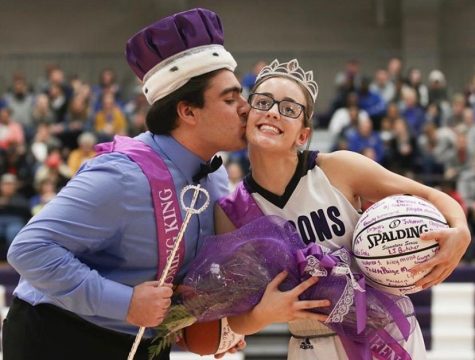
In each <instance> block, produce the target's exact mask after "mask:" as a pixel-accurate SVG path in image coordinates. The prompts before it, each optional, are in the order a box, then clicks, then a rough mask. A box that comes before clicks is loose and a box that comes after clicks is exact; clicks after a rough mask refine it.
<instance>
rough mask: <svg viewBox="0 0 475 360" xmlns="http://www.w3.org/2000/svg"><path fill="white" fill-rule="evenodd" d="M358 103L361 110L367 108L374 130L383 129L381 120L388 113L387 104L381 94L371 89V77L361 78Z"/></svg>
mask: <svg viewBox="0 0 475 360" xmlns="http://www.w3.org/2000/svg"><path fill="white" fill-rule="evenodd" d="M358 105H359V107H360V108H361V110H365V111H366V112H367V113H368V115H369V117H370V118H371V120H372V122H373V128H374V130H377V131H379V129H381V120H382V119H383V116H384V115H385V114H386V104H385V102H384V100H383V98H382V97H381V96H379V95H378V94H376V93H374V92H372V91H371V90H370V89H369V79H368V78H363V79H362V80H361V87H360V90H359V91H358Z"/></svg>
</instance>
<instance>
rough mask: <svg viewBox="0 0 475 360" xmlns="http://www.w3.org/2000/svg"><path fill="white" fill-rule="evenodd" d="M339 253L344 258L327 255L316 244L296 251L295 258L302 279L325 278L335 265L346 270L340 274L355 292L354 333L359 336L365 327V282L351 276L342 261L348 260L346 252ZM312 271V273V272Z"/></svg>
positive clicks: (356, 275) (362, 278)
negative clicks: (311, 276) (310, 277)
mask: <svg viewBox="0 0 475 360" xmlns="http://www.w3.org/2000/svg"><path fill="white" fill-rule="evenodd" d="M339 252H340V253H341V254H342V255H345V256H341V257H340V256H337V255H335V252H334V253H333V254H330V253H327V252H325V251H324V248H323V247H322V246H318V245H316V244H310V245H308V246H307V247H306V248H305V249H300V250H297V253H296V257H297V264H298V268H299V274H300V277H301V278H302V279H305V278H307V277H308V275H309V274H310V275H317V276H318V275H320V276H322V275H323V276H327V275H328V274H330V273H331V272H332V270H333V269H334V268H335V267H336V266H337V265H338V266H339V267H340V268H342V269H345V270H347V272H346V273H344V272H342V273H340V274H341V275H342V276H346V277H347V281H348V283H347V286H352V287H353V289H354V290H355V292H354V294H355V297H354V304H355V307H356V331H357V333H358V334H361V333H362V332H363V331H364V329H365V327H366V293H365V288H366V284H365V280H364V277H363V276H361V275H359V274H352V273H351V270H350V266H349V264H348V263H347V262H345V261H344V260H343V259H342V258H344V257H346V258H347V259H350V255H349V253H348V251H347V250H346V249H344V248H341V249H339ZM315 260H316V263H315ZM322 268H323V269H325V270H326V271H321V270H323V269H322ZM312 269H313V270H314V271H312ZM318 270H320V271H318ZM332 300H335V299H332ZM332 312H333V310H332Z"/></svg>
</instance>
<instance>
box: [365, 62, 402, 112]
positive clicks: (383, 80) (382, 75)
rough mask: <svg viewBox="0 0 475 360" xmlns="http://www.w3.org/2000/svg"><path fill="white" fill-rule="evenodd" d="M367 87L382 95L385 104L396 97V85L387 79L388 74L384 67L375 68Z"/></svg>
mask: <svg viewBox="0 0 475 360" xmlns="http://www.w3.org/2000/svg"><path fill="white" fill-rule="evenodd" d="M369 89H370V91H372V92H373V93H375V94H378V95H379V96H380V97H382V98H383V100H384V102H385V103H386V105H387V104H389V103H390V102H392V101H393V100H394V99H395V97H396V86H395V85H394V83H393V82H392V81H391V80H390V79H389V74H388V72H387V70H385V69H378V70H376V72H375V74H374V80H373V82H371V85H370V86H369Z"/></svg>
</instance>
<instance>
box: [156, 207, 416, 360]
mask: <svg viewBox="0 0 475 360" xmlns="http://www.w3.org/2000/svg"><path fill="white" fill-rule="evenodd" d="M351 261H352V259H351V255H350V253H349V252H348V251H347V250H346V249H344V248H341V249H339V250H336V251H330V250H328V249H326V248H324V247H322V246H319V245H317V244H311V245H308V246H307V245H305V244H304V243H303V241H302V240H301V238H300V236H299V234H298V233H297V232H296V230H295V228H294V227H293V226H292V225H291V224H290V223H289V222H288V221H286V220H284V219H282V218H280V217H277V216H263V217H260V218H258V219H256V220H254V221H253V222H251V223H249V224H247V225H245V226H243V227H241V228H240V229H237V230H236V231H233V232H231V233H227V234H224V235H217V236H210V237H208V238H206V239H205V240H204V243H203V245H202V247H201V248H200V250H199V252H198V254H197V256H196V257H195V259H194V260H193V261H192V263H191V264H190V270H189V272H188V274H187V275H186V276H185V278H184V280H183V282H182V284H181V285H180V286H179V287H178V288H177V290H176V291H175V294H174V297H173V305H172V307H171V308H170V311H169V313H168V315H167V317H166V318H165V320H164V321H163V323H162V324H160V325H159V326H158V327H157V328H156V330H157V336H156V339H155V340H154V344H155V345H154V346H153V348H152V349H151V354H152V356H153V355H154V354H157V353H159V352H160V350H161V349H162V348H163V347H165V346H168V345H169V344H171V343H172V342H173V341H175V340H176V339H177V338H179V337H180V330H181V329H183V328H184V327H186V326H189V325H190V324H192V323H194V322H195V321H212V320H216V319H221V318H223V317H228V316H233V315H238V314H242V313H245V312H247V311H249V310H251V309H252V308H253V307H254V306H255V305H256V304H257V303H258V302H259V301H260V299H261V297H262V295H263V293H264V291H265V288H266V286H267V284H268V283H269V282H270V281H271V280H272V279H273V278H274V277H275V276H276V275H277V274H278V273H280V272H281V271H283V270H287V272H288V276H287V278H286V279H285V281H284V282H283V283H282V284H281V286H280V290H281V291H287V290H290V289H292V288H294V287H295V286H297V285H298V284H299V283H301V282H302V281H303V280H305V279H307V278H308V277H309V276H319V277H320V281H319V282H318V283H316V284H315V285H313V286H312V287H311V288H309V289H308V290H307V291H305V292H304V293H303V294H302V295H301V299H302V300H309V299H329V300H330V302H331V306H329V307H326V308H319V309H318V310H316V311H318V312H319V313H323V314H327V315H328V319H327V321H326V322H325V324H326V325H327V326H329V327H330V328H332V329H333V330H334V331H335V332H337V334H338V335H340V337H341V339H342V342H343V344H344V346H345V349H346V351H347V353H348V354H349V356H350V354H359V355H358V356H359V357H356V358H366V357H365V355H363V354H367V353H368V351H369V349H370V346H372V345H371V341H372V340H371V339H372V338H378V336H380V337H381V336H384V337H385V340H386V341H387V340H388V336H389V338H390V339H393V340H394V343H397V341H398V340H401V339H403V338H404V339H407V338H408V336H409V334H410V332H411V331H412V329H413V323H411V322H410V321H409V319H410V318H411V316H412V315H413V307H412V304H411V302H410V300H409V298H407V297H402V296H395V295H391V294H385V293H382V292H381V291H379V290H376V289H373V288H371V287H369V286H366V285H365V282H364V277H363V276H362V275H360V274H358V273H355V272H354V271H352V270H351ZM394 324H395V325H396V326H394ZM388 326H390V327H391V329H390V333H385V334H382V333H381V332H382V331H385V332H387V328H388ZM350 359H352V357H350Z"/></svg>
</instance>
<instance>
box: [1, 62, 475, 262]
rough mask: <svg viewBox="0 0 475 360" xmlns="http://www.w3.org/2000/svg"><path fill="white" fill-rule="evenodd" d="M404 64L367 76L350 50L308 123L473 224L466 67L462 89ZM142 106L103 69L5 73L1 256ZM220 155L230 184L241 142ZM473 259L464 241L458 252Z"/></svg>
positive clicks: (136, 121)
mask: <svg viewBox="0 0 475 360" xmlns="http://www.w3.org/2000/svg"><path fill="white" fill-rule="evenodd" d="M265 64H266V63H265V62H264V61H259V62H257V63H256V64H255V65H254V66H253V68H252V69H250V71H249V72H248V73H245V74H244V75H243V76H242V79H241V80H242V85H243V89H244V94H245V95H247V94H248V92H249V90H250V88H251V87H252V85H253V84H254V81H255V77H256V74H257V73H258V72H259V71H260V69H261V68H262V67H263V66H264V65H265ZM403 65H404V64H403V63H402V62H401V60H400V59H398V58H392V59H390V60H389V61H388V63H387V66H386V67H384V68H380V69H378V70H376V71H375V73H374V74H373V76H371V77H368V76H366V75H364V74H363V73H362V71H361V66H360V63H359V62H358V61H357V60H349V61H348V62H347V64H346V66H345V69H344V70H343V71H342V72H341V73H338V74H337V75H336V79H335V84H336V92H335V96H334V98H333V100H332V102H331V104H330V106H329V109H325V111H322V109H320V111H319V112H318V113H317V114H316V115H315V121H314V123H315V126H316V127H320V128H324V129H326V130H328V132H329V134H330V135H331V150H339V149H347V150H351V151H356V152H360V153H362V154H364V155H366V156H369V157H371V158H372V159H374V160H375V161H377V162H379V163H380V164H381V165H383V166H385V167H386V168H388V169H390V170H392V171H394V172H397V173H400V174H402V175H404V176H408V177H411V178H414V179H416V180H418V181H421V182H424V183H426V184H427V185H430V186H436V187H439V188H440V189H441V190H443V191H445V192H447V193H449V194H450V195H451V196H453V197H454V198H455V199H457V200H458V201H459V203H460V204H461V205H462V206H463V207H464V209H465V210H466V214H467V217H468V219H469V221H470V224H471V227H472V234H473V233H474V230H475V118H474V112H475V76H474V78H473V79H472V80H471V82H470V81H468V82H467V86H466V88H465V89H457V90H456V91H453V90H452V89H450V88H449V86H448V83H447V79H446V77H445V75H444V74H443V73H442V72H441V71H440V70H433V71H431V72H430V73H429V74H427V76H426V77H425V76H424V74H422V72H421V71H420V70H419V69H416V68H410V69H407V70H406V69H405V67H404V66H403ZM321 85H322V86H325V84H321ZM449 89H450V91H449ZM317 105H318V104H317ZM148 108H149V106H148V104H147V101H146V99H145V97H144V96H143V94H142V92H141V91H140V86H139V85H138V84H137V86H134V88H133V89H132V91H123V89H122V88H121V86H120V84H119V82H118V81H117V78H116V74H115V72H114V71H113V70H112V69H104V70H102V71H101V73H100V74H99V78H98V81H97V83H94V84H90V83H87V82H85V81H84V80H82V79H81V78H79V77H77V76H73V77H67V76H66V74H65V73H64V71H63V69H62V68H61V67H60V66H57V65H49V66H48V67H47V69H46V71H45V76H44V77H43V78H40V79H27V78H26V77H25V76H24V74H22V73H15V74H12V78H11V83H10V84H9V86H8V89H7V90H6V92H5V93H4V94H3V95H2V96H0V254H1V255H0V256H4V254H5V250H6V249H7V248H8V244H9V243H10V242H11V241H12V240H13V238H14V236H15V235H16V233H17V232H18V231H19V229H21V227H22V226H23V225H24V224H25V223H26V222H27V221H28V219H29V218H30V217H31V216H32V215H34V214H36V213H37V212H38V211H40V210H41V208H42V207H43V206H44V205H45V204H46V203H47V202H48V201H49V200H50V199H52V198H53V197H54V196H55V195H56V194H57V193H58V192H59V191H60V190H61V188H62V187H63V186H64V185H65V184H66V183H67V182H68V180H69V179H70V178H71V177H72V176H74V174H75V173H76V172H77V171H78V169H79V167H80V166H81V164H82V163H83V162H84V161H85V160H87V159H89V158H91V157H93V156H95V152H94V145H95V144H96V143H99V142H104V141H109V140H111V139H112V137H113V136H114V135H116V134H119V135H129V136H135V135H137V134H139V133H140V132H142V131H144V130H146V124H145V118H146V114H147V111H148ZM317 147H318V144H317ZM226 155H227V156H226V157H227V163H226V167H227V170H228V173H229V176H230V180H231V188H232V186H234V185H235V184H236V183H237V182H239V180H240V179H241V178H242V177H243V176H244V175H245V174H246V173H247V172H248V170H249V162H248V159H247V153H246V151H245V150H243V151H239V152H235V153H230V154H226ZM474 259H475V249H474V245H473V244H472V247H471V249H470V250H469V252H467V256H466V260H467V261H473V260H474Z"/></svg>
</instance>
